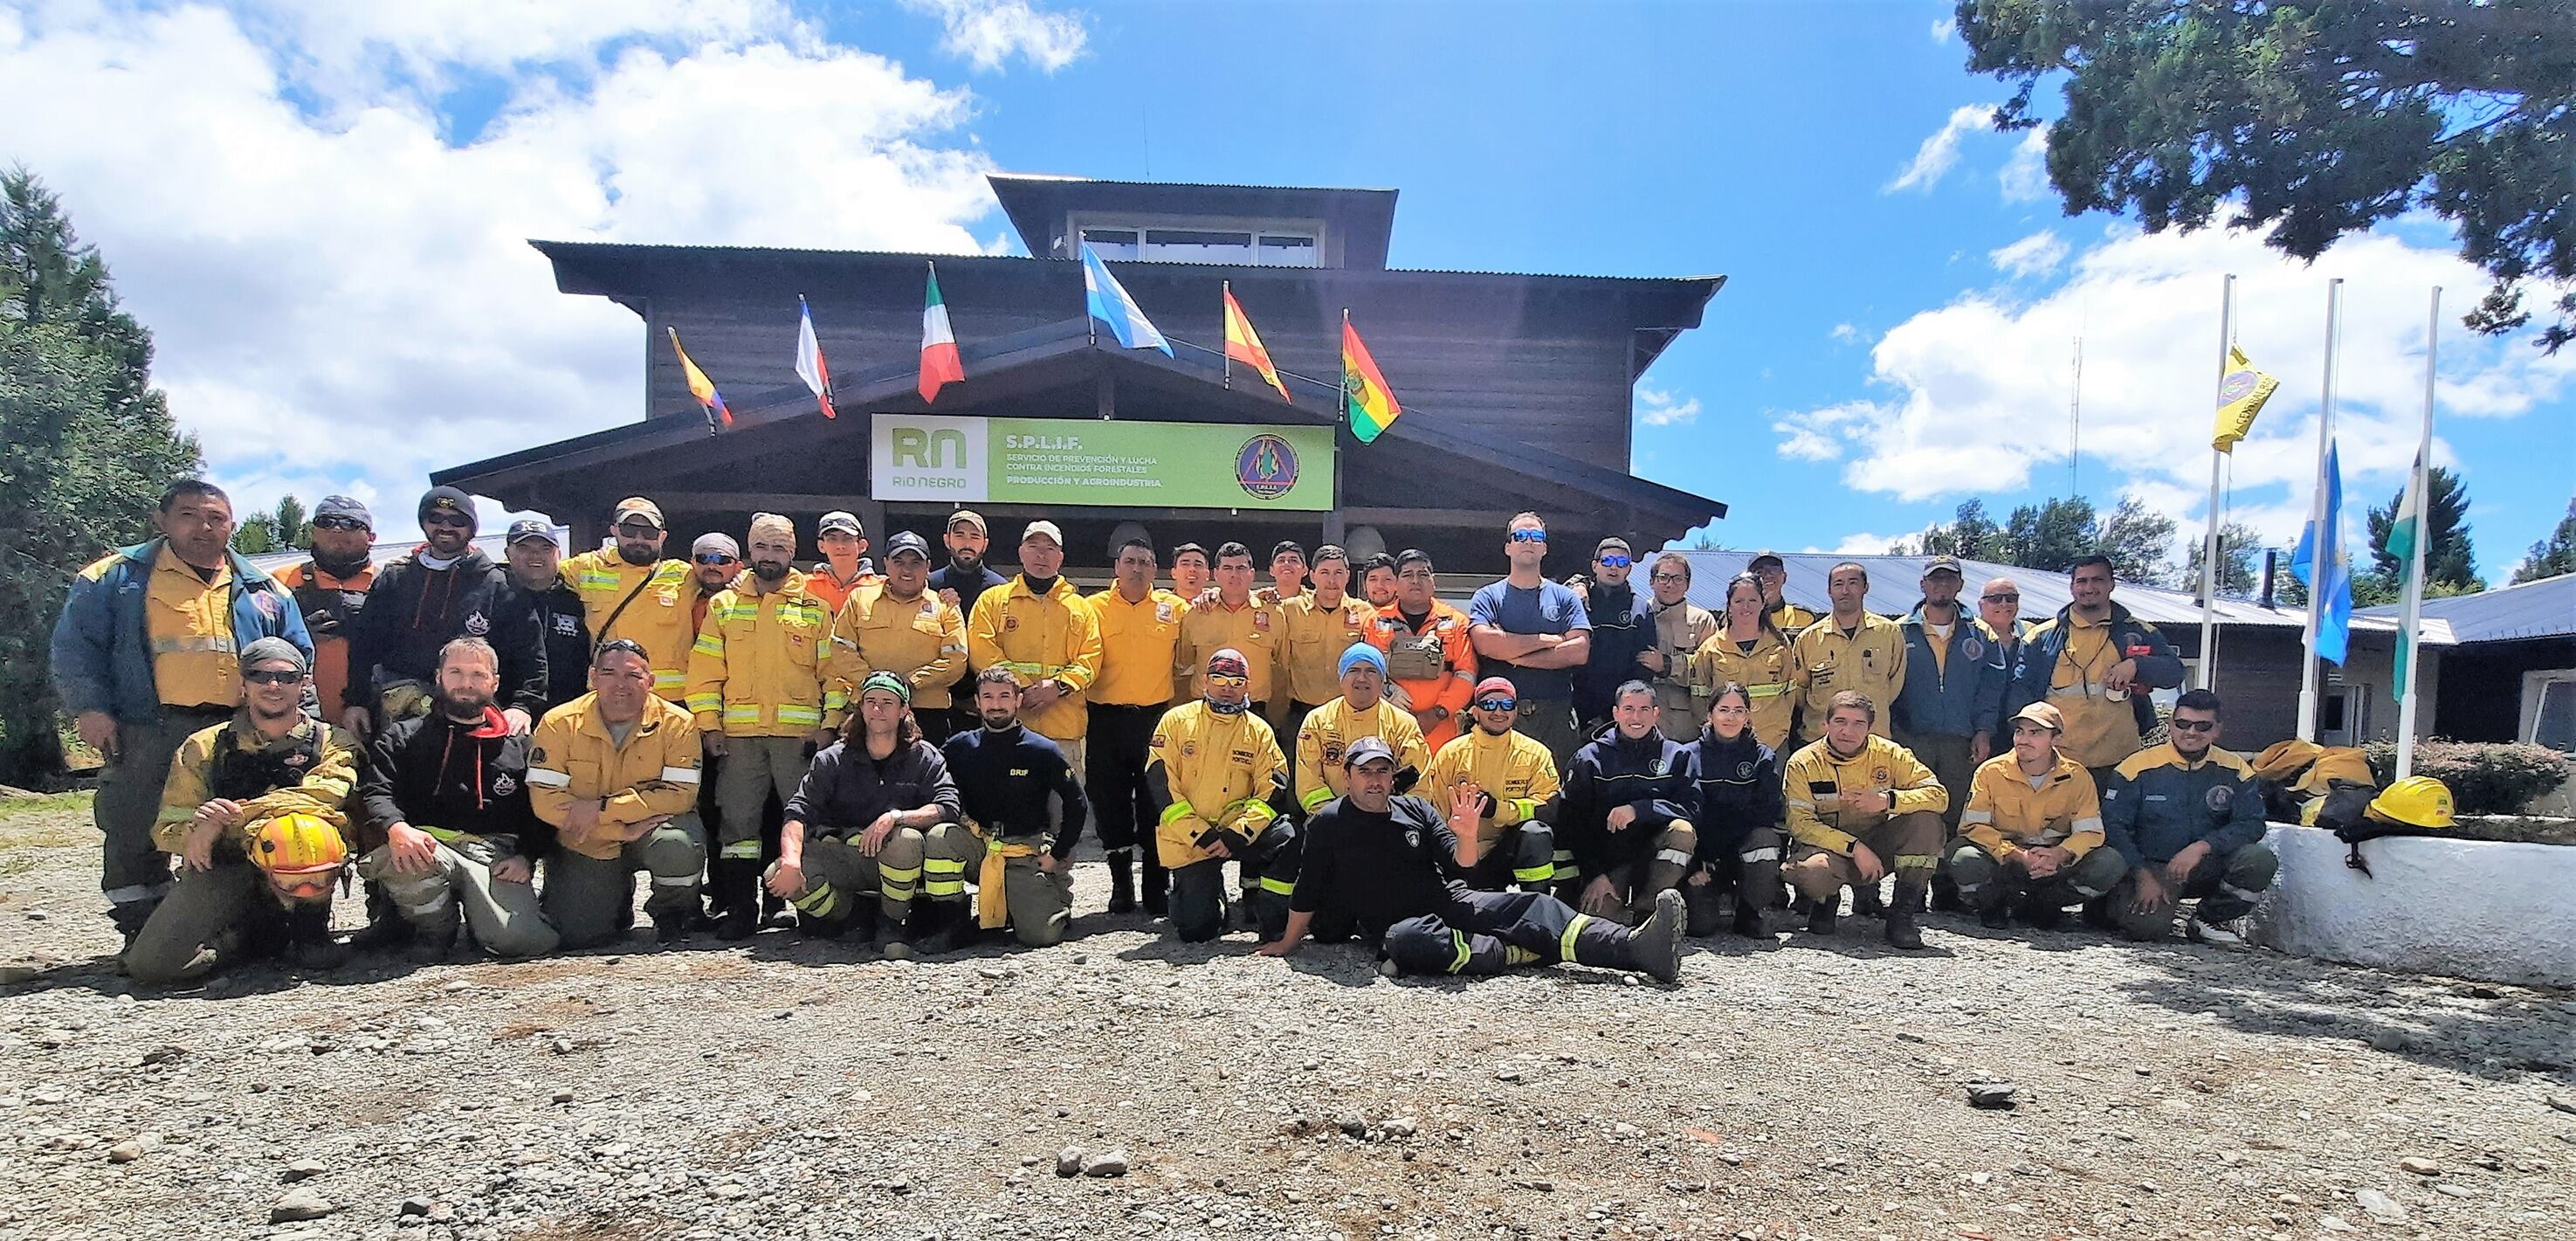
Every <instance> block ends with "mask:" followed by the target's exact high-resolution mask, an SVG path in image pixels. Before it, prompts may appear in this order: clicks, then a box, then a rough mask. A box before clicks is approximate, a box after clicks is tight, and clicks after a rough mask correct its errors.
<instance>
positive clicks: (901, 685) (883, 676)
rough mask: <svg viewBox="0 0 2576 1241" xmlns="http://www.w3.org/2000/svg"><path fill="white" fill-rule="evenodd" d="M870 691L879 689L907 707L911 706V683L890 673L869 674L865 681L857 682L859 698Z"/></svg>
mask: <svg viewBox="0 0 2576 1241" xmlns="http://www.w3.org/2000/svg"><path fill="white" fill-rule="evenodd" d="M872 689H881V690H884V691H885V692H887V693H889V694H892V695H894V696H895V697H896V698H898V699H901V700H902V701H903V705H905V706H907V707H909V706H911V705H912V683H911V682H909V681H906V680H904V679H903V678H902V677H899V676H896V675H895V674H893V673H891V672H871V673H869V674H868V679H867V680H864V681H861V682H859V694H860V696H861V697H865V696H866V695H867V692H868V691H869V690H872Z"/></svg>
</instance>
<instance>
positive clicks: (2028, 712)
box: [2013, 702, 2066, 733]
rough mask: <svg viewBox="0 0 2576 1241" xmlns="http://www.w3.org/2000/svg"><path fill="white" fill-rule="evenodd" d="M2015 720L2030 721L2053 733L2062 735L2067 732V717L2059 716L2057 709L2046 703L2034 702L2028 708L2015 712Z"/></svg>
mask: <svg viewBox="0 0 2576 1241" xmlns="http://www.w3.org/2000/svg"><path fill="white" fill-rule="evenodd" d="M2013 718H2014V719H2016V720H2029V721H2030V722H2031V723H2033V724H2037V725H2039V726H2040V727H2042V728H2045V729H2047V730H2048V731H2050V732H2053V733H2062V732H2065V731H2066V717H2065V716H2063V715H2060V714H2058V711H2057V708H2055V707H2052V706H2050V705H2048V704H2047V703H2044V702H2034V703H2032V704H2030V705H2029V706H2027V707H2023V708H2022V709H2021V710H2019V711H2015V712H2013Z"/></svg>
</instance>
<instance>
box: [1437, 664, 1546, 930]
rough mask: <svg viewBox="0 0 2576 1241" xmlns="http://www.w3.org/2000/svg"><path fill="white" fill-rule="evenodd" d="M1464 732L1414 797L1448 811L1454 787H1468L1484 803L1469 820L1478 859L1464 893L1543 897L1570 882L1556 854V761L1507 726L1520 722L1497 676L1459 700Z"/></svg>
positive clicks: (1505, 682)
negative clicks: (1514, 890) (1517, 889)
mask: <svg viewBox="0 0 2576 1241" xmlns="http://www.w3.org/2000/svg"><path fill="white" fill-rule="evenodd" d="M1467 718H1468V721H1469V722H1470V725H1471V727H1469V728H1468V729H1467V731H1466V732H1465V733H1463V734H1461V735H1460V736H1458V737H1457V738H1455V739H1453V740H1451V741H1450V742H1449V744H1447V745H1444V746H1442V747H1440V752H1439V753H1437V754H1434V755H1432V756H1431V766H1430V767H1429V768H1427V769H1426V770H1424V771H1423V773H1422V784H1421V786H1420V796H1422V797H1424V798H1426V799H1428V800H1429V801H1430V802H1431V804H1432V805H1435V806H1445V805H1448V804H1449V798H1450V795H1451V794H1452V793H1454V792H1456V791H1457V789H1458V787H1459V786H1460V785H1474V786H1475V788H1476V791H1477V793H1478V794H1479V795H1480V796H1481V797H1482V798H1483V799H1484V803H1485V813H1484V817H1483V818H1481V819H1479V820H1477V823H1476V839H1477V841H1478V848H1477V854H1478V856H1479V857H1480V858H1481V859H1483V860H1482V861H1480V862H1479V863H1478V864H1477V866H1476V868H1475V869H1474V870H1473V871H1470V872H1468V875H1467V886H1469V887H1473V888H1481V889H1484V890H1486V891H1489V892H1499V891H1501V890H1502V889H1503V888H1504V887H1505V886H1506V885H1508V884H1513V883H1517V884H1519V885H1521V887H1522V888H1523V889H1525V890H1527V891H1531V892H1545V891H1547V890H1549V889H1550V888H1552V887H1556V886H1558V885H1560V884H1566V883H1571V882H1572V881H1573V880H1574V879H1575V878H1576V877H1577V873H1576V871H1575V866H1574V856H1573V855H1572V854H1570V853H1568V852H1566V851H1565V850H1563V849H1560V848H1558V847H1557V843H1556V832H1555V829H1554V828H1552V827H1550V826H1549V823H1550V822H1551V820H1553V819H1554V818H1555V815H1556V805H1557V796H1558V794H1559V793H1560V792H1561V791H1562V790H1561V789H1560V788H1559V786H1558V784H1557V774H1556V759H1555V757H1554V756H1552V755H1550V754H1549V753H1548V752H1547V747H1546V746H1544V745H1542V744H1540V743H1539V742H1538V740H1537V739H1536V738H1533V737H1528V736H1524V735H1522V734H1521V733H1520V732H1519V731H1518V730H1516V729H1514V728H1513V727H1512V725H1513V724H1514V723H1516V722H1518V720H1519V719H1520V699H1519V697H1518V695H1517V694H1516V693H1515V692H1514V691H1513V688H1512V683H1511V681H1510V680H1509V679H1508V678H1505V677H1486V678H1485V679H1484V680H1482V681H1479V682H1477V683H1476V686H1475V695H1474V696H1473V697H1471V698H1469V699H1468V700H1467Z"/></svg>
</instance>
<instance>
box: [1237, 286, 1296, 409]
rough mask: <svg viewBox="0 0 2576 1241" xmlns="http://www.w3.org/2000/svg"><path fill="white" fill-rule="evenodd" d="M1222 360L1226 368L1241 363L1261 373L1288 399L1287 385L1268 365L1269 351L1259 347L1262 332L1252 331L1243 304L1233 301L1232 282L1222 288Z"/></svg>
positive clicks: (1277, 371) (1281, 397)
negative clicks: (1223, 293)
mask: <svg viewBox="0 0 2576 1241" xmlns="http://www.w3.org/2000/svg"><path fill="white" fill-rule="evenodd" d="M1225 360H1226V363H1227V365H1228V366H1229V367H1230V366H1232V365H1233V364H1234V363H1236V362H1241V363H1243V364H1244V365H1246V366H1249V367H1251V368H1252V369H1254V370H1256V371H1259V372H1261V377H1262V378H1263V379H1264V380H1267V381H1269V384H1270V386H1271V387H1273V388H1277V389H1278V390H1279V399H1280V400H1283V401H1288V385H1286V384H1284V383H1281V382H1279V370H1278V368H1277V367H1274V366H1272V365H1270V351H1269V350H1267V349H1264V348H1262V347H1261V333H1259V332H1256V331H1253V330H1252V320H1250V319H1248V318H1245V317H1244V314H1243V305H1242V303H1240V302H1237V301H1235V300H1234V287H1233V286H1232V285H1231V284H1229V285H1227V286H1226V288H1225ZM1229 377H1230V374H1229ZM1289 404H1292V405H1293V404H1296V402H1294V401H1289Z"/></svg>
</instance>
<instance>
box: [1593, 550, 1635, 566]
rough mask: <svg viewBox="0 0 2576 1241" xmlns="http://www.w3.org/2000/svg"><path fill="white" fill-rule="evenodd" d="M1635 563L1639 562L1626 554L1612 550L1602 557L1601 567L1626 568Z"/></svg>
mask: <svg viewBox="0 0 2576 1241" xmlns="http://www.w3.org/2000/svg"><path fill="white" fill-rule="evenodd" d="M1635 563H1637V562H1636V561H1634V560H1630V559H1629V558H1627V557H1626V556H1622V555H1620V554H1619V553H1617V552H1612V553H1610V554H1609V555H1607V556H1603V557H1602V558H1601V567H1602V568H1605V569H1624V568H1627V567H1628V566H1629V565H1632V564H1635Z"/></svg>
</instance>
